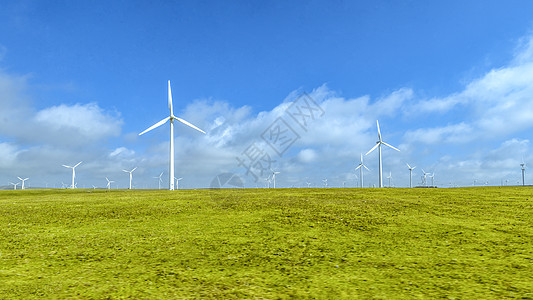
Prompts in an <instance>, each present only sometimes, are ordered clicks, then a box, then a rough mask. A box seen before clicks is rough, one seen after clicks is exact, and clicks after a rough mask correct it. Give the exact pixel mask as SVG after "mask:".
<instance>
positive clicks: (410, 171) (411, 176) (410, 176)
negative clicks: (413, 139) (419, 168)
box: [406, 163, 416, 188]
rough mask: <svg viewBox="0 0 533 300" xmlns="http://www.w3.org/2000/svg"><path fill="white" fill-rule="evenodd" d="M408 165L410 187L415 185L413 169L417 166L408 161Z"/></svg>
mask: <svg viewBox="0 0 533 300" xmlns="http://www.w3.org/2000/svg"><path fill="white" fill-rule="evenodd" d="M406 165H407V168H409V187H410V188H412V187H413V184H412V182H413V170H414V169H415V168H416V166H414V167H411V166H410V165H409V164H408V163H406Z"/></svg>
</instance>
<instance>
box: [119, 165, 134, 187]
mask: <svg viewBox="0 0 533 300" xmlns="http://www.w3.org/2000/svg"><path fill="white" fill-rule="evenodd" d="M135 169H137V167H135V168H133V170H131V171H128V170H122V171H124V172H126V173H130V190H131V181H132V180H133V171H135Z"/></svg>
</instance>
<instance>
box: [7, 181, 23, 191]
mask: <svg viewBox="0 0 533 300" xmlns="http://www.w3.org/2000/svg"><path fill="white" fill-rule="evenodd" d="M9 184H11V185H13V189H14V190H16V189H17V185H19V184H20V182H17V183H13V182H10V183H9Z"/></svg>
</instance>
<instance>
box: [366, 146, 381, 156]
mask: <svg viewBox="0 0 533 300" xmlns="http://www.w3.org/2000/svg"><path fill="white" fill-rule="evenodd" d="M378 146H379V143H377V144H376V145H375V146H374V147H372V149H370V151H368V152H367V153H366V154H365V155H368V154H370V152H372V151H374V150H376V148H377V147H378Z"/></svg>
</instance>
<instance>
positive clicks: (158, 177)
mask: <svg viewBox="0 0 533 300" xmlns="http://www.w3.org/2000/svg"><path fill="white" fill-rule="evenodd" d="M163 173H164V172H161V174H159V176H156V177H154V178H156V179H157V182H158V189H161V183H162V182H163V179H161V176H163Z"/></svg>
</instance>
